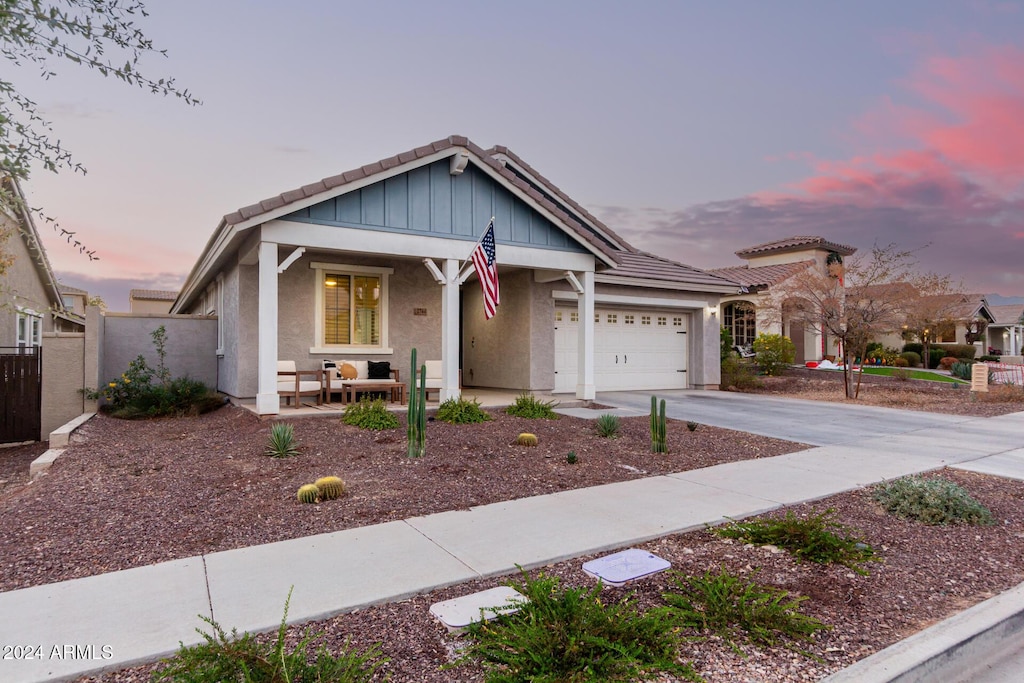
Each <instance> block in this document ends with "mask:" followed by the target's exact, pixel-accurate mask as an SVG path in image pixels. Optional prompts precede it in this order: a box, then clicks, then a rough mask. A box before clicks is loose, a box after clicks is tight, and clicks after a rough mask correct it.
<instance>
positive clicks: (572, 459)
mask: <svg viewBox="0 0 1024 683" xmlns="http://www.w3.org/2000/svg"><path fill="white" fill-rule="evenodd" d="M579 460H580V459H579V457H578V456H577V455H576V451H569V455H567V456H565V462H567V463H568V464H570V465H575V464H576V463H577V462H579Z"/></svg>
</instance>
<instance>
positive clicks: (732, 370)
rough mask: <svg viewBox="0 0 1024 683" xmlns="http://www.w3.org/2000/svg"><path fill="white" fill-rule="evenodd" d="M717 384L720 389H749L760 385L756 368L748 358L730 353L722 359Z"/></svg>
mask: <svg viewBox="0 0 1024 683" xmlns="http://www.w3.org/2000/svg"><path fill="white" fill-rule="evenodd" d="M719 386H721V388H722V389H736V390H737V391H749V390H750V389H756V388H757V387H759V386H761V380H760V378H758V376H757V368H756V367H754V365H753V364H752V363H751V362H750V361H749V360H746V359H743V358H737V357H736V354H732V355H731V356H729V357H728V358H723V359H722V380H721V384H720V385H719Z"/></svg>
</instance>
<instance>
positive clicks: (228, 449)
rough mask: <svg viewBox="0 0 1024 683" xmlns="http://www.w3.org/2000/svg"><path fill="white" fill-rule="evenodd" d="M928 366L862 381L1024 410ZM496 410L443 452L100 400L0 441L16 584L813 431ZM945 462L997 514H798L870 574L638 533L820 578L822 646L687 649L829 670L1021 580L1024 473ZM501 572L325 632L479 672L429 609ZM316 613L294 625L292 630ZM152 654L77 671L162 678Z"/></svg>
mask: <svg viewBox="0 0 1024 683" xmlns="http://www.w3.org/2000/svg"><path fill="white" fill-rule="evenodd" d="M920 384H921V383H919V382H912V383H906V382H901V383H898V384H897V383H895V382H890V383H874V384H871V385H866V386H865V387H864V388H862V394H861V399H859V402H860V403H866V404H873V405H891V406H898V407H904V408H911V409H918V410H920V409H930V410H933V411H937V412H945V413H949V414H962V415H978V416H989V415H998V414H1004V413H1008V412H1014V411H1016V410H1021V409H1024V403H1021V402H1019V399H1018V398H1017V394H1015V393H1011V392H1009V391H1003V390H1002V388H996V389H997V390H999V391H1000V392H1001V393H1002V394H1005V396H1003V397H1002V398H1004V399H1006V400H991V399H989V398H982V399H979V398H972V397H971V395H970V393H969V392H967V391H965V390H963V389H959V390H957V389H953V388H951V387H941V388H935V389H933V388H931V387H926V388H924V389H921V388H920ZM761 391H767V392H772V393H780V394H782V395H787V396H793V397H798V398H811V399H814V400H840V401H842V400H845V399H843V397H842V385H841V381H840V382H839V384H838V388H837V387H836V386H835V382H834V380H831V379H828V380H822V381H820V383H819V381H818V380H814V379H812V380H806V379H800V378H792V377H786V378H781V379H779V380H769V381H768V382H766V383H765V385H764V386H763V387H762V389H761ZM993 393H995V392H993ZM1018 393H1019V392H1018ZM922 396H924V397H925V398H924V400H922V399H921V397H922ZM489 412H490V414H491V415H492V416H493V417H494V418H495V419H494V420H493V421H491V422H487V423H483V424H478V425H461V426H453V425H448V424H445V423H440V422H431V423H429V424H428V426H427V429H428V432H427V455H426V457H424V458H422V459H418V460H409V459H408V458H406V457H405V431H404V427H401V428H399V429H398V430H390V431H385V432H380V433H373V432H366V431H362V430H359V429H358V428H355V427H350V426H345V425H343V424H341V422H340V420H339V419H338V418H337V417H310V418H300V419H294V420H289V422H290V423H291V424H294V426H295V433H296V438H297V441H298V444H299V447H300V453H299V455H297V456H295V457H292V458H286V459H275V458H271V457H267V456H266V455H264V454H263V451H264V448H265V447H266V443H267V438H268V435H269V431H270V426H271V424H272V423H271V422H269V421H259V420H257V419H256V418H255V417H254V416H252V415H251V414H249V413H247V412H246V411H243V410H241V409H238V408H233V407H227V408H223V409H221V410H218V411H216V412H214V413H211V414H208V415H205V416H201V417H197V418H182V419H162V420H150V421H138V422H126V421H120V420H113V419H110V418H107V417H105V416H102V415H101V416H97V417H96V418H94V419H93V420H92V421H90V422H89V423H87V424H86V425H85V426H84V427H83V428H82V429H80V430H79V432H78V433H76V435H75V436H74V437H73V441H72V445H71V447H70V448H69V449H68V450H67V451H66V452H65V454H64V455H63V456H62V457H61V458H60V459H59V460H58V461H57V462H56V463H55V464H54V465H53V467H52V468H51V469H50V471H49V473H48V474H47V475H45V476H44V477H42V478H41V479H39V480H37V481H36V482H33V483H27V471H26V472H24V473H23V474H21V475H19V474H18V472H19V471H20V469H19V468H20V465H16V464H12V463H14V460H15V459H16V458H21V459H23V460H25V463H26V467H27V462H28V460H30V458H28V459H26V458H27V456H26V453H27V451H25V450H23V449H25V448H26V447H20V448H19V449H3V450H0V473H3V474H0V479H4V480H5V481H6V482H7V483H6V484H4V485H3V488H2V489H0V527H2V529H3V534H0V557H2V560H0V563H2V566H3V567H4V571H3V572H2V577H0V590H13V589H17V588H23V587H27V586H33V585H39V584H43V583H49V582H53V581H62V580H66V579H69V578H75V577H81V576H88V575H92V574H97V573H102V572H107V571H113V570H117V569H124V568H128V567H134V566H140V565H145V564H150V563H153V562H159V561H164V560H170V559H175V558H180V557H186V556H191V555H197V554H202V553H206V552H213V551H218V550H226V549H230V548H237V547H243V546H249V545H254V544H258V543H266V542H270V541H276V540H282V539H287V538H294V537H299V536H305V535H309V534H316V533H323V532H328V531H334V530H339V529H345V528H351V527H356V526H361V525H367V524H375V523H379V522H384V521H390V520H396V519H404V518H408V517H412V516H417V515H424V514H430V513H433V512H440V511H444V510H452V509H463V508H467V507H470V506H474V505H483V504H487V503H492V502H497V501H501V500H508V499H514V498H520V497H525V496H532V495H539V494H545V493H551V492H554V491H559V490H565V489H570V488H578V487H583V486H594V485H598V484H603V483H609V482H613V481H623V480H628V479H634V478H639V477H645V476H652V475H658V474H664V473H668V472H676V471H682V470H687V469H695V468H700V467H707V466H711V465H715V464H719V463H724V462H732V461H737V460H744V459H750V458H757V457H769V456H774V455H779V454H782V453H787V452H793V451H795V450H801V449H803V448H805V446H803V445H800V444H794V443H791V442H785V441H780V440H776V439H770V438H767V437H761V436H756V435H750V434H745V433H740V432H734V431H730V430H724V429H717V428H713V427H708V426H706V425H700V426H698V428H697V429H696V431H693V432H691V431H689V430H688V429H687V428H686V423H684V422H678V421H671V420H670V421H669V428H668V445H669V450H670V453H669V454H668V455H654V454H651V453H650V452H649V450H650V449H649V433H648V419H647V418H646V417H636V418H624V419H623V420H622V428H621V432H620V436H619V437H618V438H615V439H604V438H600V437H598V436H597V435H596V433H595V429H594V423H593V422H592V421H587V420H583V419H577V418H569V417H562V418H561V419H560V420H557V421H542V420H524V419H521V418H512V417H509V416H507V415H504V414H503V413H501V412H500V411H489ZM402 423H403V425H404V416H402ZM520 432H532V433H534V434H536V435H537V436H538V438H539V442H540V443H539V446H537V447H534V448H527V447H522V446H517V445H515V444H514V441H515V438H516V435H517V434H519V433H520ZM570 450H572V451H574V452H575V453H576V454H577V456H578V459H579V461H578V463H577V464H575V465H570V464H568V463H567V462H566V456H567V454H568V452H569V451H570ZM40 452H41V451H40ZM9 454H13V455H15V456H16V457H15V458H8V457H7V456H8V455H9ZM325 475H337V476H340V477H341V478H343V479H344V480H345V481H346V482H347V484H348V487H349V493H348V494H347V495H346V496H345V497H344V498H342V499H341V500H338V501H330V502H325V503H321V504H316V505H303V504H301V503H299V502H298V501H297V500H296V498H295V492H296V490H297V489H298V487H299V486H300V485H302V484H305V483H309V482H312V481H313V480H315V479H317V478H318V477H321V476H325ZM939 476H943V477H946V478H947V479H950V480H952V481H954V482H956V483H958V484H960V485H962V486H964V487H965V488H966V489H967V490H968V491H969V492H970V493H971V494H972V495H973V496H974V497H975V498H977V499H978V500H980V501H981V502H982V503H983V504H984V505H986V506H987V507H988V508H989V509H990V510H991V511H992V513H993V515H994V517H995V520H996V523H995V524H994V525H993V526H986V527H966V526H957V527H928V526H923V525H920V524H916V523H912V522H907V521H904V520H900V519H897V518H894V517H892V516H890V515H888V514H886V513H885V512H883V511H882V510H881V508H880V507H879V506H878V505H876V504H875V503H874V502H873V501H872V500H871V497H870V493H869V492H866V491H858V492H852V493H847V494H841V495H838V496H834V497H831V498H829V499H826V500H822V501H817V502H814V503H810V504H806V505H799V506H796V507H795V508H794V510H795V511H796V512H797V513H799V514H810V513H817V512H822V511H824V510H827V509H834V510H835V511H836V514H837V519H838V521H840V522H842V523H843V524H846V525H848V526H850V527H851V528H853V529H854V530H856V531H857V532H859V534H860V535H861V536H863V538H864V540H865V542H867V543H869V544H870V545H871V546H872V547H873V548H874V549H875V550H876V551H877V552H878V554H879V559H880V561H879V562H874V563H870V564H869V565H868V567H867V568H868V569H869V572H870V573H869V574H868V575H867V576H861V575H858V574H855V573H854V572H852V571H850V570H849V569H847V568H845V567H836V566H820V565H815V564H806V563H805V564H801V563H798V562H796V561H794V560H793V559H792V558H791V557H790V556H789V555H788V554H786V553H781V552H772V551H771V550H768V549H764V548H757V547H753V546H746V545H743V544H741V543H737V542H731V541H728V540H724V539H720V538H718V537H717V536H715V535H714V534H712V533H710V532H708V531H701V532H693V533H688V534H680V535H674V536H669V537H665V538H662V539H658V540H656V541H652V542H650V543H646V544H643V545H641V546H638V547H642V548H644V549H647V550H650V551H651V552H654V553H656V554H658V555H660V556H661V557H664V558H665V559H668V560H669V561H671V562H672V564H673V568H674V569H675V570H678V571H681V572H684V573H686V574H689V575H695V574H703V573H704V572H706V571H712V572H717V571H718V570H719V569H720V568H721V567H726V568H728V569H729V570H731V571H733V572H735V573H737V574H740V575H742V576H744V577H751V578H754V579H756V580H757V581H758V582H760V583H763V584H767V585H771V586H776V587H779V588H783V589H785V590H788V591H791V592H793V593H794V594H797V595H801V596H806V597H807V598H808V600H807V601H806V602H805V603H803V604H804V611H805V612H807V613H809V614H811V615H813V616H816V617H818V618H819V619H822V620H823V621H825V622H826V623H828V624H830V625H832V626H833V629H832V630H830V631H827V632H824V633H822V634H819V635H818V636H816V638H815V641H814V642H813V643H812V644H811V645H810V646H808V649H809V650H810V652H811V653H812V654H813V655H814V656H815V657H816V659H815V658H808V657H805V656H802V655H799V654H797V653H795V652H793V651H791V650H789V649H786V648H783V647H776V648H769V649H760V648H753V647H749V646H743V645H741V650H742V652H743V654H742V655H740V654H737V653H736V652H735V651H734V650H733V649H732V648H731V647H730V646H729V645H728V644H727V643H725V642H723V641H722V640H721V639H717V638H711V639H704V640H688V641H687V642H686V643H685V644H684V646H683V648H682V649H681V651H680V657H681V658H682V659H683V660H685V661H690V662H692V663H693V664H694V666H695V667H696V669H697V671H698V673H700V674H701V675H702V676H703V677H704V678H705V679H706V680H708V681H812V680H818V679H819V678H821V677H822V676H824V675H826V674H828V673H830V672H833V671H836V670H839V669H841V668H843V667H845V666H848V665H849V664H851V663H853V662H854V661H857V660H859V659H862V658H863V657H865V656H867V655H869V654H871V653H872V652H875V651H877V650H879V649H882V648H884V647H886V646H888V645H890V644H892V643H894V642H896V641H898V640H900V639H902V638H904V637H906V636H908V635H910V634H912V633H914V632H916V631H918V630H920V629H922V628H924V627H926V626H928V625H930V624H932V623H935V622H936V621H939V620H941V619H943V618H945V617H947V616H949V615H951V614H953V613H955V612H958V611H960V610H962V609H964V608H966V607H967V606H969V605H972V604H975V603H977V602H979V601H981V600H984V599H986V598H987V597H990V596H991V595H994V594H996V593H998V592H999V591H1002V590H1005V589H1007V588H1010V587H1012V586H1014V585H1016V584H1017V583H1019V582H1021V581H1022V580H1024V482H1017V481H1009V480H1003V479H999V478H996V477H989V476H984V475H978V474H970V473H964V472H959V471H955V470H945V471H943V472H941V473H939ZM779 514H781V512H780V513H779ZM588 559H592V558H590V557H587V558H579V559H577V560H573V561H570V562H564V563H558V564H555V565H552V566H549V567H545V568H543V570H542V571H544V572H545V573H547V574H549V575H556V576H559V577H562V578H563V580H564V582H565V583H567V584H570V585H588V584H589V583H590V582H591V579H589V578H587V577H586V576H585V575H583V574H582V572H581V571H580V568H579V567H580V564H582V563H583V562H585V561H587V560H588ZM504 580H505V579H488V580H480V581H475V582H470V583H468V584H462V585H459V586H453V587H449V588H445V589H442V590H438V591H434V592H432V593H430V594H427V595H420V596H416V597H414V598H412V599H409V600H406V601H403V602H399V603H393V604H386V605H379V606H375V607H371V608H367V609H364V610H359V611H357V612H354V613H350V614H345V615H341V616H338V617H335V618H333V619H330V620H326V621H324V622H319V623H315V624H311V625H309V626H312V627H313V628H314V629H316V630H323V631H324V638H325V639H326V642H327V643H328V645H329V646H332V647H333V646H339V645H340V644H341V643H342V642H343V641H344V640H345V639H346V638H350V639H351V640H352V642H353V643H354V644H356V645H357V646H360V647H365V646H369V645H371V644H373V643H377V642H380V643H381V644H382V648H383V652H384V654H385V656H387V657H388V658H389V659H390V661H389V663H388V664H387V666H386V667H385V669H384V672H385V673H387V674H388V675H390V680H393V681H403V682H405V681H408V682H414V681H416V682H419V681H424V682H432V681H438V682H440V681H472V682H479V681H482V680H483V673H482V670H480V669H478V668H477V667H475V666H461V667H458V668H454V669H444V670H442V669H441V668H440V667H441V666H442V665H445V664H447V663H450V662H451V661H452V660H453V659H454V658H455V657H456V654H455V653H456V652H457V651H458V650H459V649H460V647H461V645H462V643H463V638H462V637H460V636H457V635H449V634H447V633H446V631H445V630H444V628H443V627H441V626H440V625H439V624H438V623H437V622H436V621H434V620H433V619H432V618H431V617H430V615H429V614H428V612H427V608H428V607H429V606H430V604H432V603H434V602H437V601H441V600H447V599H450V598H454V597H458V596H461V595H465V594H467V593H470V592H474V591H477V590H484V589H486V588H491V587H493V586H496V585H500V584H501V583H503V581H504ZM667 586H668V579H667V576H666V575H658V576H655V577H650V578H648V579H645V580H643V581H641V582H638V583H637V584H636V585H634V586H631V587H629V588H628V589H614V588H606V589H605V593H606V595H607V599H608V600H615V599H617V598H619V597H622V596H624V595H625V594H626V593H627V592H628V591H629V590H635V591H636V595H637V599H638V600H639V602H640V604H641V605H644V606H654V605H657V604H659V603H660V594H661V592H663V591H664V590H665V589H666V588H667ZM260 599H265V600H275V601H279V602H280V604H281V606H282V608H283V605H284V599H285V596H284V595H281V596H260ZM197 625H199V622H198V619H197ZM223 626H225V627H226V628H228V629H230V628H231V626H232V624H223ZM300 631H301V629H292V631H291V632H292V637H293V638H296V639H297V638H298V637H299V634H300ZM686 635H688V636H693V635H697V634H695V633H693V634H686ZM152 668H153V667H152V665H150V666H144V667H136V668H133V669H128V670H124V671H120V672H113V673H109V674H105V675H103V676H100V677H92V678H83V679H81V680H82V681H118V682H125V681H143V680H149V676H150V673H151V670H152ZM658 680H663V681H669V680H674V679H672V678H668V677H663V678H660V679H658Z"/></svg>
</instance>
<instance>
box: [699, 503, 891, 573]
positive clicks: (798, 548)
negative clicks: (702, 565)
mask: <svg viewBox="0 0 1024 683" xmlns="http://www.w3.org/2000/svg"><path fill="white" fill-rule="evenodd" d="M848 532H849V528H848V527H846V526H844V525H842V524H840V523H838V522H836V521H835V511H834V510H831V509H829V510H826V511H825V512H823V513H821V514H817V515H809V516H808V517H797V516H796V515H795V514H794V513H793V511H792V510H790V511H787V512H786V516H785V517H758V518H756V519H753V520H750V521H746V522H732V523H730V524H727V525H725V526H722V527H719V528H717V529H715V533H716V534H718V535H719V536H722V537H723V538H734V539H737V540H740V541H743V542H745V543H753V544H755V545H774V546H777V547H779V548H782V549H783V550H786V551H788V552H790V553H791V554H793V555H794V556H796V557H797V559H800V560H807V561H808V562H815V563H817V564H833V563H835V564H841V565H843V566H844V567H849V568H850V569H852V570H853V571H855V572H857V573H858V574H865V575H866V574H867V573H868V572H867V570H866V569H864V568H863V567H862V566H861V565H862V564H863V563H864V562H867V561H869V560H873V559H874V556H875V553H874V550H872V549H871V546H869V545H868V544H866V543H864V541H863V539H861V538H860V537H857V536H853V535H851V534H849V533H848Z"/></svg>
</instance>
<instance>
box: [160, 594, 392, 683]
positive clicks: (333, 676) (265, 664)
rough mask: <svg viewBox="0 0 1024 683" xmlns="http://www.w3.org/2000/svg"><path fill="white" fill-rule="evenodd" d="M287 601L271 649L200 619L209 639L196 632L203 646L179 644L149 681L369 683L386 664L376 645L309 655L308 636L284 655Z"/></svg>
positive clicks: (316, 635)
mask: <svg viewBox="0 0 1024 683" xmlns="http://www.w3.org/2000/svg"><path fill="white" fill-rule="evenodd" d="M291 595H292V594H291V591H289V592H288V600H286V601H285V603H284V617H282V619H281V626H280V627H279V628H278V629H277V638H276V639H275V640H274V642H273V643H268V642H261V641H260V640H259V639H257V638H256V636H254V635H253V634H251V633H243V634H242V635H241V636H239V635H238V631H237V630H235V629H232V631H231V635H230V636H229V635H228V634H227V633H225V632H224V629H222V628H221V627H220V625H219V624H218V623H217V622H216V621H214V620H212V619H210V618H208V617H205V616H203V615H201V614H200V615H199V618H200V619H202V620H203V621H204V622H206V623H207V624H208V625H209V626H210V628H211V629H212V631H213V633H212V634H210V633H206V632H204V631H202V630H199V629H197V630H199V634H200V635H201V636H202V637H203V641H204V642H202V643H199V644H198V645H191V646H189V647H186V646H185V645H184V644H181V648H180V649H179V650H178V654H177V655H175V656H174V657H173V658H171V659H165V660H163V661H162V662H161V665H160V668H158V669H157V670H156V671H155V672H154V673H153V680H154V681H175V682H176V683H177V682H181V683H224V682H225V681H245V682H246V683H284V682H286V681H290V682H292V683H299V682H300V681H301V682H313V681H334V682H336V683H369V681H371V680H372V679H373V678H374V676H375V675H376V673H377V671H378V670H379V669H380V668H381V666H383V665H384V663H385V662H387V659H386V658H383V657H381V651H380V646H379V645H374V646H373V647H371V648H369V649H368V650H366V651H364V652H362V653H359V652H357V651H356V650H354V649H352V648H351V647H350V645H349V642H348V641H345V644H344V645H343V646H342V647H341V651H340V652H339V653H338V654H337V655H334V654H331V652H330V651H329V650H328V649H327V646H326V645H320V646H319V647H318V648H317V649H316V650H315V651H314V652H310V648H311V647H312V644H313V642H314V641H316V640H317V639H318V638H320V637H321V634H319V633H314V632H313V631H311V630H306V632H305V633H304V634H303V636H302V638H301V639H300V640H299V642H298V643H296V645H295V647H293V648H291V649H290V650H289V649H288V647H287V643H286V640H285V637H286V635H287V632H288V626H287V624H286V620H287V619H288V604H289V602H290V601H291Z"/></svg>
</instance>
